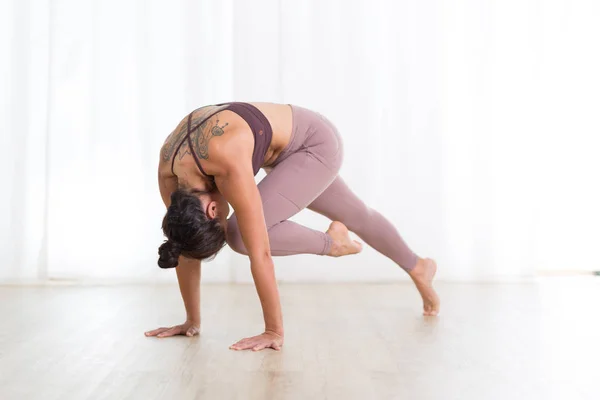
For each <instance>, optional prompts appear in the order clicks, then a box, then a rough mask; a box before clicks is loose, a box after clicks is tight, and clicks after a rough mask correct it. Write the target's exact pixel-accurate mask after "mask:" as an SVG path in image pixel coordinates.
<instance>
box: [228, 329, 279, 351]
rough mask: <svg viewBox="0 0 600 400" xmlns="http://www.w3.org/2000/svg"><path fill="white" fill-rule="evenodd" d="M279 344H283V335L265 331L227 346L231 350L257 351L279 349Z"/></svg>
mask: <svg viewBox="0 0 600 400" xmlns="http://www.w3.org/2000/svg"><path fill="white" fill-rule="evenodd" d="M281 346H283V335H279V334H277V333H275V332H269V331H267V332H265V333H263V334H261V335H258V336H252V337H249V338H245V339H242V340H240V341H239V342H237V343H236V344H233V345H231V346H229V348H230V349H232V350H248V349H252V351H259V350H263V349H266V348H271V349H274V350H281Z"/></svg>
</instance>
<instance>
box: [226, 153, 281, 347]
mask: <svg viewBox="0 0 600 400" xmlns="http://www.w3.org/2000/svg"><path fill="white" fill-rule="evenodd" d="M236 159H239V158H236V157H231V156H229V157H227V158H225V157H224V158H223V160H224V161H225V160H231V161H233V162H230V163H228V164H226V165H227V168H225V169H224V170H225V172H224V173H223V174H221V175H218V176H216V177H215V183H216V185H217V187H218V188H219V191H220V192H221V193H222V194H223V196H224V197H225V199H226V200H227V201H228V202H229V203H230V204H231V206H232V207H233V209H234V210H235V214H236V217H237V222H238V226H239V229H240V233H241V236H242V240H243V242H244V245H245V246H246V249H247V250H248V256H249V257H250V268H251V271H252V277H253V278H254V283H255V285H256V290H257V292H258V297H259V298H260V303H261V305H262V310H263V315H264V319H265V333H263V334H262V335H259V336H255V337H252V338H247V339H243V340H242V341H240V342H238V343H236V344H234V345H233V346H232V348H233V349H236V350H242V349H249V348H252V349H253V350H261V349H263V348H265V347H272V348H275V349H277V350H278V349H279V348H280V347H281V344H282V343H283V317H282V313H281V304H280V301H279V291H278V289H277V281H276V280H275V270H274V265H273V259H272V258H271V249H270V246H269V236H268V233H267V227H266V226H265V218H264V214H263V208H262V202H261V198H260V193H259V191H258V188H257V186H256V183H255V182H254V174H253V171H252V166H251V165H243V164H242V165H240V163H236V162H235V160H236Z"/></svg>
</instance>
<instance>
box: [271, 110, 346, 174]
mask: <svg viewBox="0 0 600 400" xmlns="http://www.w3.org/2000/svg"><path fill="white" fill-rule="evenodd" d="M291 107H292V120H293V122H292V135H291V138H290V142H289V143H288V145H287V146H286V147H285V149H284V150H283V151H282V152H281V154H280V155H279V157H278V158H277V160H276V161H275V163H274V164H273V167H276V166H277V165H278V164H280V163H281V162H283V161H284V160H285V159H286V158H288V157H289V156H290V155H292V154H294V153H298V152H306V153H309V154H310V155H311V156H313V157H314V158H316V159H317V160H319V161H320V162H321V163H323V164H324V165H325V166H326V167H327V168H328V169H330V170H335V171H336V172H337V171H338V170H339V168H340V166H341V164H342V160H343V153H344V149H343V142H342V138H341V136H340V134H339V132H338V130H337V128H336V127H335V125H334V124H333V123H332V122H331V121H329V120H328V119H327V118H326V117H324V116H323V115H321V114H320V113H318V112H315V111H312V110H308V109H306V108H303V107H298V106H294V105H292V106H291Z"/></svg>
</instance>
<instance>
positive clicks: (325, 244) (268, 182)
mask: <svg viewBox="0 0 600 400" xmlns="http://www.w3.org/2000/svg"><path fill="white" fill-rule="evenodd" d="M293 116H294V127H293V135H292V142H291V143H290V145H289V148H288V149H287V150H286V152H284V154H282V156H280V158H281V161H279V162H278V163H277V164H276V166H275V167H274V168H273V169H272V170H271V171H270V172H269V173H268V174H267V176H266V177H265V178H264V179H263V180H262V181H261V182H260V183H259V184H258V190H259V191H260V196H261V199H262V205H263V213H264V216H265V224H266V228H267V231H268V233H269V243H270V246H271V254H272V255H274V256H287V255H292V254H318V255H329V253H330V251H331V246H332V243H333V240H334V239H333V238H332V237H331V236H330V235H329V234H327V233H325V232H320V231H317V230H314V229H310V228H308V227H306V226H303V225H300V224H297V223H295V222H292V221H288V219H289V218H290V217H292V216H293V215H295V214H297V213H298V212H299V211H300V210H302V209H304V208H306V207H307V206H308V205H309V204H310V203H312V202H313V201H314V200H315V199H316V198H317V197H319V195H320V194H321V193H323V191H324V190H325V189H326V188H327V187H328V186H329V185H330V184H331V182H333V180H334V179H335V177H336V176H337V173H338V171H339V169H340V166H341V164H342V158H343V148H342V141H341V138H340V136H339V134H338V132H337V130H336V129H335V127H334V126H333V125H331V124H330V123H329V122H328V121H327V120H325V119H324V118H323V117H321V116H320V115H319V114H317V113H314V112H312V111H310V110H306V109H303V108H300V107H294V108H293ZM334 236H335V235H334ZM338 241H339V240H338ZM227 243H228V244H229V246H230V247H231V248H232V249H233V250H234V251H236V252H238V253H242V254H247V250H246V247H245V246H244V243H243V241H242V237H241V234H240V231H239V228H238V225H237V219H236V216H235V214H234V215H233V216H232V217H231V218H230V219H229V221H228V224H227ZM336 247H337V246H336ZM347 247H348V246H347ZM346 251H347V252H348V253H352V252H358V251H360V245H359V244H357V243H354V242H352V241H350V247H349V248H348V249H346Z"/></svg>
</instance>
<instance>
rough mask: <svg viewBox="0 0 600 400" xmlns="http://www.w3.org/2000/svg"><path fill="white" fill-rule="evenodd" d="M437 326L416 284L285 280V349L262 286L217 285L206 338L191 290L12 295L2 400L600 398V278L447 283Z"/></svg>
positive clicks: (3, 308)
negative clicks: (263, 335)
mask: <svg viewBox="0 0 600 400" xmlns="http://www.w3.org/2000/svg"><path fill="white" fill-rule="evenodd" d="M439 291H440V295H441V298H442V300H443V308H442V314H441V316H440V317H438V318H423V317H421V316H420V314H419V301H418V298H417V294H416V292H415V291H414V289H413V288H412V287H411V286H410V285H408V284H406V285H404V284H395V285H373V284H368V285H367V284H348V285H281V293H282V298H283V300H282V301H283V310H284V316H285V319H286V325H285V326H286V329H287V334H286V343H285V347H284V349H283V350H282V351H281V352H275V351H270V350H269V351H263V352H258V353H252V352H234V351H231V350H228V346H229V345H230V344H232V343H233V342H235V341H236V340H237V339H240V338H242V337H244V336H247V335H252V334H257V333H259V331H260V330H261V327H262V324H261V315H260V308H259V306H258V301H257V299H256V295H255V293H254V288H253V287H252V286H228V285H223V286H219V285H206V286H203V294H202V295H203V306H202V309H203V327H202V336H201V337H196V338H191V339H190V338H185V337H178V338H171V339H155V338H146V337H144V336H143V332H144V331H145V330H149V329H151V328H155V327H158V326H159V325H167V324H171V323H179V322H182V317H183V316H184V314H183V309H182V306H181V305H180V300H179V297H178V292H177V288H176V287H175V286H153V287H149V286H83V287H82V286H51V287H48V286H46V287H26V288H23V287H0V399H2V400H13V399H15V400H16V399H43V400H54V399H56V400H59V399H60V400H70V399H76V400H81V399H111V400H116V399H143V400H150V399H169V400H171V399H218V400H224V399H344V400H345V399H369V400H370V399H443V400H450V399H461V400H465V399H477V400H491V399H499V400H500V399H502V400H506V399H510V400H514V399H527V400H531V399H569V400H580V399H595V400H597V399H600V278H585V279H584V278H580V279H563V278H560V279H559V278H552V279H545V280H544V281H542V282H538V283H535V284H532V283H529V284H494V285H491V284H488V285H486V284H443V285H439Z"/></svg>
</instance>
